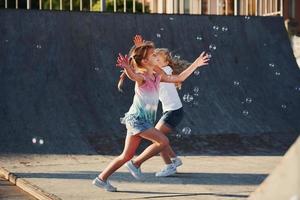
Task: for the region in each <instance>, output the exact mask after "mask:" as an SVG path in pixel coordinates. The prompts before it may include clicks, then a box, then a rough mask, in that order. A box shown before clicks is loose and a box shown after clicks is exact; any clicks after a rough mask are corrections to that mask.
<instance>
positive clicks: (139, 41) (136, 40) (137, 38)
mask: <svg viewBox="0 0 300 200" xmlns="http://www.w3.org/2000/svg"><path fill="white" fill-rule="evenodd" d="M144 41H145V40H143V37H142V36H141V35H135V36H134V38H133V43H134V45H135V46H136V47H139V46H141V45H142V44H143V43H144Z"/></svg>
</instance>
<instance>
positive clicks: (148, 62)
mask: <svg viewBox="0 0 300 200" xmlns="http://www.w3.org/2000/svg"><path fill="white" fill-rule="evenodd" d="M143 63H144V66H145V67H146V68H153V67H154V66H156V65H157V62H156V55H155V54H154V49H149V50H148V52H147V57H146V58H145V59H143Z"/></svg>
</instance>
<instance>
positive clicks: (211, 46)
mask: <svg viewBox="0 0 300 200" xmlns="http://www.w3.org/2000/svg"><path fill="white" fill-rule="evenodd" d="M209 49H210V50H216V49H217V47H216V45H214V44H210V45H209Z"/></svg>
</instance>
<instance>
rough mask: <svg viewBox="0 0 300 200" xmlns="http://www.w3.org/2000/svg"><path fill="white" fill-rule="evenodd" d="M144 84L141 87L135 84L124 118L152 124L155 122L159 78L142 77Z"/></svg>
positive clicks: (156, 76) (155, 75)
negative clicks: (132, 96) (131, 100)
mask: <svg viewBox="0 0 300 200" xmlns="http://www.w3.org/2000/svg"><path fill="white" fill-rule="evenodd" d="M142 76H143V77H144V80H145V81H144V83H143V84H142V85H141V86H138V84H137V83H136V84H135V89H134V90H135V95H134V98H133V103H132V105H131V107H130V109H129V111H128V112H127V113H126V114H125V118H127V117H129V118H131V117H134V118H135V119H137V120H139V121H143V122H146V123H150V124H151V125H153V124H154V122H155V120H156V111H157V106H158V101H159V98H158V97H159V83H160V78H161V76H160V75H158V74H154V76H149V75H142Z"/></svg>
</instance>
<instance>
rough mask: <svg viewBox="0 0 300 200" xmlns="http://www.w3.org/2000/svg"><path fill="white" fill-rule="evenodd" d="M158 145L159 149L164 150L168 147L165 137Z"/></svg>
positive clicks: (167, 140)
mask: <svg viewBox="0 0 300 200" xmlns="http://www.w3.org/2000/svg"><path fill="white" fill-rule="evenodd" d="M158 143H159V146H161V148H165V147H167V146H168V145H169V139H168V138H167V137H163V138H162V139H161V140H160V141H159V142H158Z"/></svg>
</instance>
